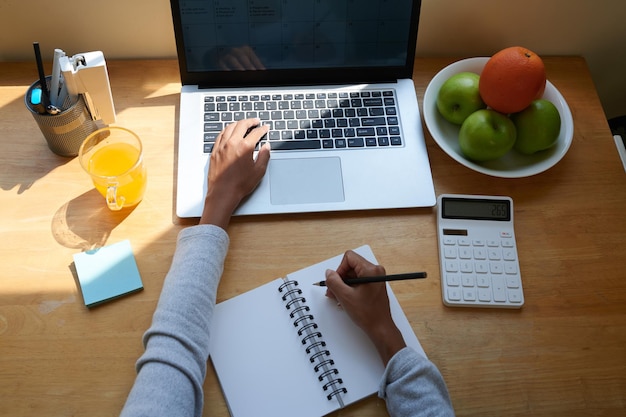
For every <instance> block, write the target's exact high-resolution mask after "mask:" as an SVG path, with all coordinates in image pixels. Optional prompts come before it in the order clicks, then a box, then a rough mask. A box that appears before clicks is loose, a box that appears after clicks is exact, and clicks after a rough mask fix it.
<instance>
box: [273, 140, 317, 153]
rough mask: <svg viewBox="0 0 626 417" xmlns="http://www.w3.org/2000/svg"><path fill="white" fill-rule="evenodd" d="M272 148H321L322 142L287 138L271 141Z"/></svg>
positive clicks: (279, 149) (287, 149)
mask: <svg viewBox="0 0 626 417" xmlns="http://www.w3.org/2000/svg"><path fill="white" fill-rule="evenodd" d="M270 146H271V147H272V150H277V151H290V150H296V149H321V148H322V144H321V143H320V141H319V140H285V141H282V140H281V141H276V142H270Z"/></svg>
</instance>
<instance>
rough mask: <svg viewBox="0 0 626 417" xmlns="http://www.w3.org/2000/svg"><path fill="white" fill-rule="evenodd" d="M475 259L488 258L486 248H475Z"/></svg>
mask: <svg viewBox="0 0 626 417" xmlns="http://www.w3.org/2000/svg"><path fill="white" fill-rule="evenodd" d="M474 259H487V251H486V250H485V249H484V248H475V249H474Z"/></svg>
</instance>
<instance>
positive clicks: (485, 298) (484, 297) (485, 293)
mask: <svg viewBox="0 0 626 417" xmlns="http://www.w3.org/2000/svg"><path fill="white" fill-rule="evenodd" d="M478 301H482V302H485V303H487V302H489V301H491V288H479V289H478Z"/></svg>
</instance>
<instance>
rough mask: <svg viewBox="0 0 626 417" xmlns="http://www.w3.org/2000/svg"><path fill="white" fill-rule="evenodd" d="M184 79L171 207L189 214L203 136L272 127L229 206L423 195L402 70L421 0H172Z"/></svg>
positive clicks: (302, 207)
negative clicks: (264, 159) (251, 175)
mask: <svg viewBox="0 0 626 417" xmlns="http://www.w3.org/2000/svg"><path fill="white" fill-rule="evenodd" d="M171 6H172V16H173V23H174V32H175V35H176V46H177V52H178V59H179V66H180V75H181V82H182V89H181V97H180V108H179V112H180V115H179V116H180V117H179V132H178V133H179V136H178V155H177V158H178V160H177V174H178V177H177V189H176V214H177V216H178V217H182V218H184V217H199V216H200V215H201V213H202V208H203V203H204V196H205V194H206V190H207V179H206V178H207V172H208V166H209V161H210V152H211V150H212V146H213V143H214V141H215V138H216V137H217V135H218V133H219V132H220V131H221V129H222V128H223V127H224V126H226V125H227V124H228V123H232V122H234V121H236V120H239V119H242V118H250V117H258V118H260V119H261V121H262V123H263V124H269V125H270V131H269V133H268V134H267V135H266V136H265V137H264V138H263V141H268V142H270V146H271V149H272V151H271V157H270V162H269V166H268V169H267V173H266V175H265V176H264V178H263V179H262V181H261V183H260V184H259V186H258V187H257V188H256V189H255V191H254V192H253V193H252V194H251V195H250V196H249V197H248V198H247V199H246V200H245V201H243V202H242V203H241V205H240V206H239V207H238V208H237V210H236V212H235V213H234V214H235V215H252V214H276V213H298V212H324V211H341V210H368V209H392V208H408V207H430V206H434V205H435V203H436V199H435V193H434V186H433V180H432V174H431V170H430V164H429V160H428V154H427V151H426V145H425V141H424V134H423V131H422V124H421V119H420V112H419V108H418V103H417V97H416V94H415V87H414V84H413V81H412V80H411V76H412V74H413V62H414V54H415V46H416V41H417V28H418V22H419V12H420V6H421V2H420V1H419V0H395V1H389V0H228V1H226V0H184V1H183V0H171Z"/></svg>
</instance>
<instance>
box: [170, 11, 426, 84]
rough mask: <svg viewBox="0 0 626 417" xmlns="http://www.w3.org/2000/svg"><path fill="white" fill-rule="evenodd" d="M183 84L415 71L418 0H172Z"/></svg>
mask: <svg viewBox="0 0 626 417" xmlns="http://www.w3.org/2000/svg"><path fill="white" fill-rule="evenodd" d="M171 4H172V14H173V18H174V29H175V33H176V43H177V49H178V55H179V61H180V67H181V78H182V81H183V84H200V85H205V86H207V87H208V86H231V85H239V86H240V85H242V84H243V85H262V84H266V85H271V84H275V83H281V84H284V83H296V84H301V83H311V82H316V83H319V82H331V83H332V82H356V81H360V82H372V81H388V80H392V79H397V78H410V76H411V74H412V65H413V60H414V54H415V42H416V36H417V23H418V20H419V8H420V2H419V1H417V0H171Z"/></svg>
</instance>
